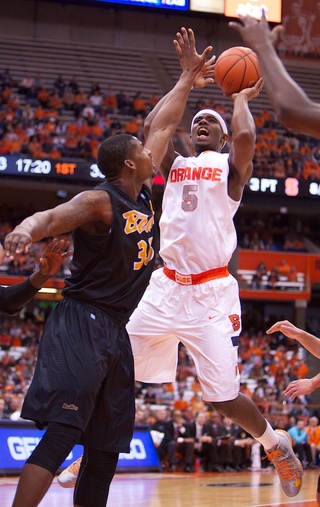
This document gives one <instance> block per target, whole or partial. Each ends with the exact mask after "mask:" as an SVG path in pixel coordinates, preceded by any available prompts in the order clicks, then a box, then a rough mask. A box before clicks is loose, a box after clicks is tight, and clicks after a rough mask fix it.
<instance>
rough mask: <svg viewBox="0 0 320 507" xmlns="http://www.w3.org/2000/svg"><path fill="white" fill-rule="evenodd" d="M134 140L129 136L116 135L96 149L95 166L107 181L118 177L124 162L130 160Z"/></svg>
mask: <svg viewBox="0 0 320 507" xmlns="http://www.w3.org/2000/svg"><path fill="white" fill-rule="evenodd" d="M134 139H135V138H134V137H133V136H131V135H130V134H117V135H115V136H112V137H108V138H107V139H105V140H104V141H102V143H101V144H100V146H99V148H98V154H97V165H98V167H99V169H100V171H101V172H102V174H104V175H105V177H106V178H107V179H111V178H114V177H116V176H118V174H119V173H120V171H121V169H122V167H123V164H124V161H125V160H126V159H127V158H130V155H131V149H132V143H133V140H134Z"/></svg>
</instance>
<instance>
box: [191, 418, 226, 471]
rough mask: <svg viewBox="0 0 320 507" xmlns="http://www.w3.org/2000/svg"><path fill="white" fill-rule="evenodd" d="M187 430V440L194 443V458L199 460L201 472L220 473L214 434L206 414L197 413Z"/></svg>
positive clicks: (220, 468)
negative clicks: (191, 440) (189, 439)
mask: <svg viewBox="0 0 320 507" xmlns="http://www.w3.org/2000/svg"><path fill="white" fill-rule="evenodd" d="M187 428H188V435H189V438H192V439H193V442H194V453H195V456H196V457H198V458H201V461H202V467H203V470H205V471H211V470H212V471H216V472H222V467H220V466H219V464H218V457H217V439H216V434H215V432H214V429H213V427H212V425H211V424H210V422H209V417H208V413H207V412H206V411H202V412H197V413H196V415H195V418H194V421H192V422H191V423H189V424H188V425H187ZM189 471H191V470H189Z"/></svg>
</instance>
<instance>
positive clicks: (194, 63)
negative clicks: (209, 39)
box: [173, 27, 213, 87]
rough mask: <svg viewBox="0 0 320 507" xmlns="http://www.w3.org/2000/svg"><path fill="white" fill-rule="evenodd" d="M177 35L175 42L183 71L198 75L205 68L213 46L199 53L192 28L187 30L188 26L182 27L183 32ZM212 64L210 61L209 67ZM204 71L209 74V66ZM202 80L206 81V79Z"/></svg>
mask: <svg viewBox="0 0 320 507" xmlns="http://www.w3.org/2000/svg"><path fill="white" fill-rule="evenodd" d="M176 36H177V38H176V39H175V40H174V41H173V44H174V46H175V48H176V51H177V55H178V58H179V62H180V66H181V68H182V72H188V71H191V72H196V73H197V75H198V74H199V73H201V72H202V71H203V70H204V65H205V62H206V60H207V57H208V55H209V53H210V52H211V51H212V49H213V48H212V46H208V47H206V49H205V50H204V51H203V52H202V53H201V54H199V53H198V52H197V50H196V47H195V36H194V33H193V30H192V29H191V28H188V30H187V29H186V28H184V27H182V28H181V32H177V34H176ZM209 62H210V61H209ZM209 62H208V63H209ZM210 65H211V63H209V68H210ZM210 69H211V68H210ZM204 72H205V74H208V68H206V69H205V70H204ZM210 72H211V70H210ZM203 75H204V74H203V72H202V76H203ZM210 79H211V78H210ZM198 82H199V81H198ZM202 82H203V83H204V81H202ZM198 87H199V86H198Z"/></svg>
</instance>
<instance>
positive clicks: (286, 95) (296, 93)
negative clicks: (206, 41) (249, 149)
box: [229, 12, 320, 139]
mask: <svg viewBox="0 0 320 507" xmlns="http://www.w3.org/2000/svg"><path fill="white" fill-rule="evenodd" d="M239 18H240V21H239V22H238V21H231V22H230V23H229V26H231V27H232V28H234V29H235V30H237V31H238V32H239V34H240V35H241V36H242V38H243V41H244V42H245V44H246V45H247V46H249V47H251V48H252V49H253V50H254V51H255V52H256V54H257V56H258V60H259V66H260V69H261V72H262V75H263V78H264V85H265V87H266V89H267V92H268V95H269V98H270V100H271V103H272V105H273V107H274V109H275V112H276V116H277V118H278V119H279V121H280V122H281V123H282V124H283V125H284V126H285V127H286V128H288V129H292V130H297V131H299V132H301V133H303V134H307V135H310V136H313V137H315V138H317V139H319V138H320V104H318V103H316V102H313V101H312V100H311V99H310V98H309V97H308V96H307V95H306V94H305V92H304V91H303V90H302V88H300V87H299V85H298V84H297V83H296V82H295V81H294V80H293V79H292V78H291V76H290V75H289V73H288V72H287V71H286V69H285V67H284V65H283V63H282V62H281V60H280V58H279V57H278V55H277V53H276V50H275V48H274V46H273V43H274V42H275V40H276V39H277V36H278V34H279V30H280V29H279V27H275V28H274V30H273V31H272V32H271V31H270V29H269V26H268V23H267V20H266V16H265V13H264V12H263V15H262V19H261V21H258V20H257V19H255V18H253V17H252V16H242V15H240V16H239Z"/></svg>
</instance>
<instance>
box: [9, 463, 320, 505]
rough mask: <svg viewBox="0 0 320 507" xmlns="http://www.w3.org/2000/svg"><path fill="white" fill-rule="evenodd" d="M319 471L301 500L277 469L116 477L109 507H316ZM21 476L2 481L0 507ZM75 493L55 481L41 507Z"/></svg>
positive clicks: (308, 477) (68, 500) (311, 474)
mask: <svg viewBox="0 0 320 507" xmlns="http://www.w3.org/2000/svg"><path fill="white" fill-rule="evenodd" d="M319 473H320V468H319V469H315V470H305V473H304V479H303V485H302V488H301V491H300V493H299V495H297V496H296V497H294V498H289V497H287V496H286V495H285V494H284V493H283V492H282V488H281V486H280V482H279V478H278V475H277V473H276V472H275V471H274V470H273V469H267V470H263V471H261V472H248V471H244V472H231V473H230V472H229V473H191V474H187V473H181V472H180V473H179V472H175V473H172V474H169V473H165V472H164V473H160V472H159V473H140V472H139V473H130V474H129V473H117V474H116V476H115V478H114V481H113V483H112V485H111V489H110V495H109V500H108V507H317V504H316V501H315V492H316V488H317V482H318V475H319ZM17 480H18V478H17V477H0V506H1V507H11V503H12V500H13V497H14V493H15V488H16V484H17ZM72 494H73V489H63V488H62V487H61V486H59V484H58V483H57V480H56V479H54V482H53V484H52V486H51V488H50V490H49V491H48V493H47V495H46V496H45V498H44V499H43V500H42V502H41V503H40V506H41V507H72V505H73V503H72Z"/></svg>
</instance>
